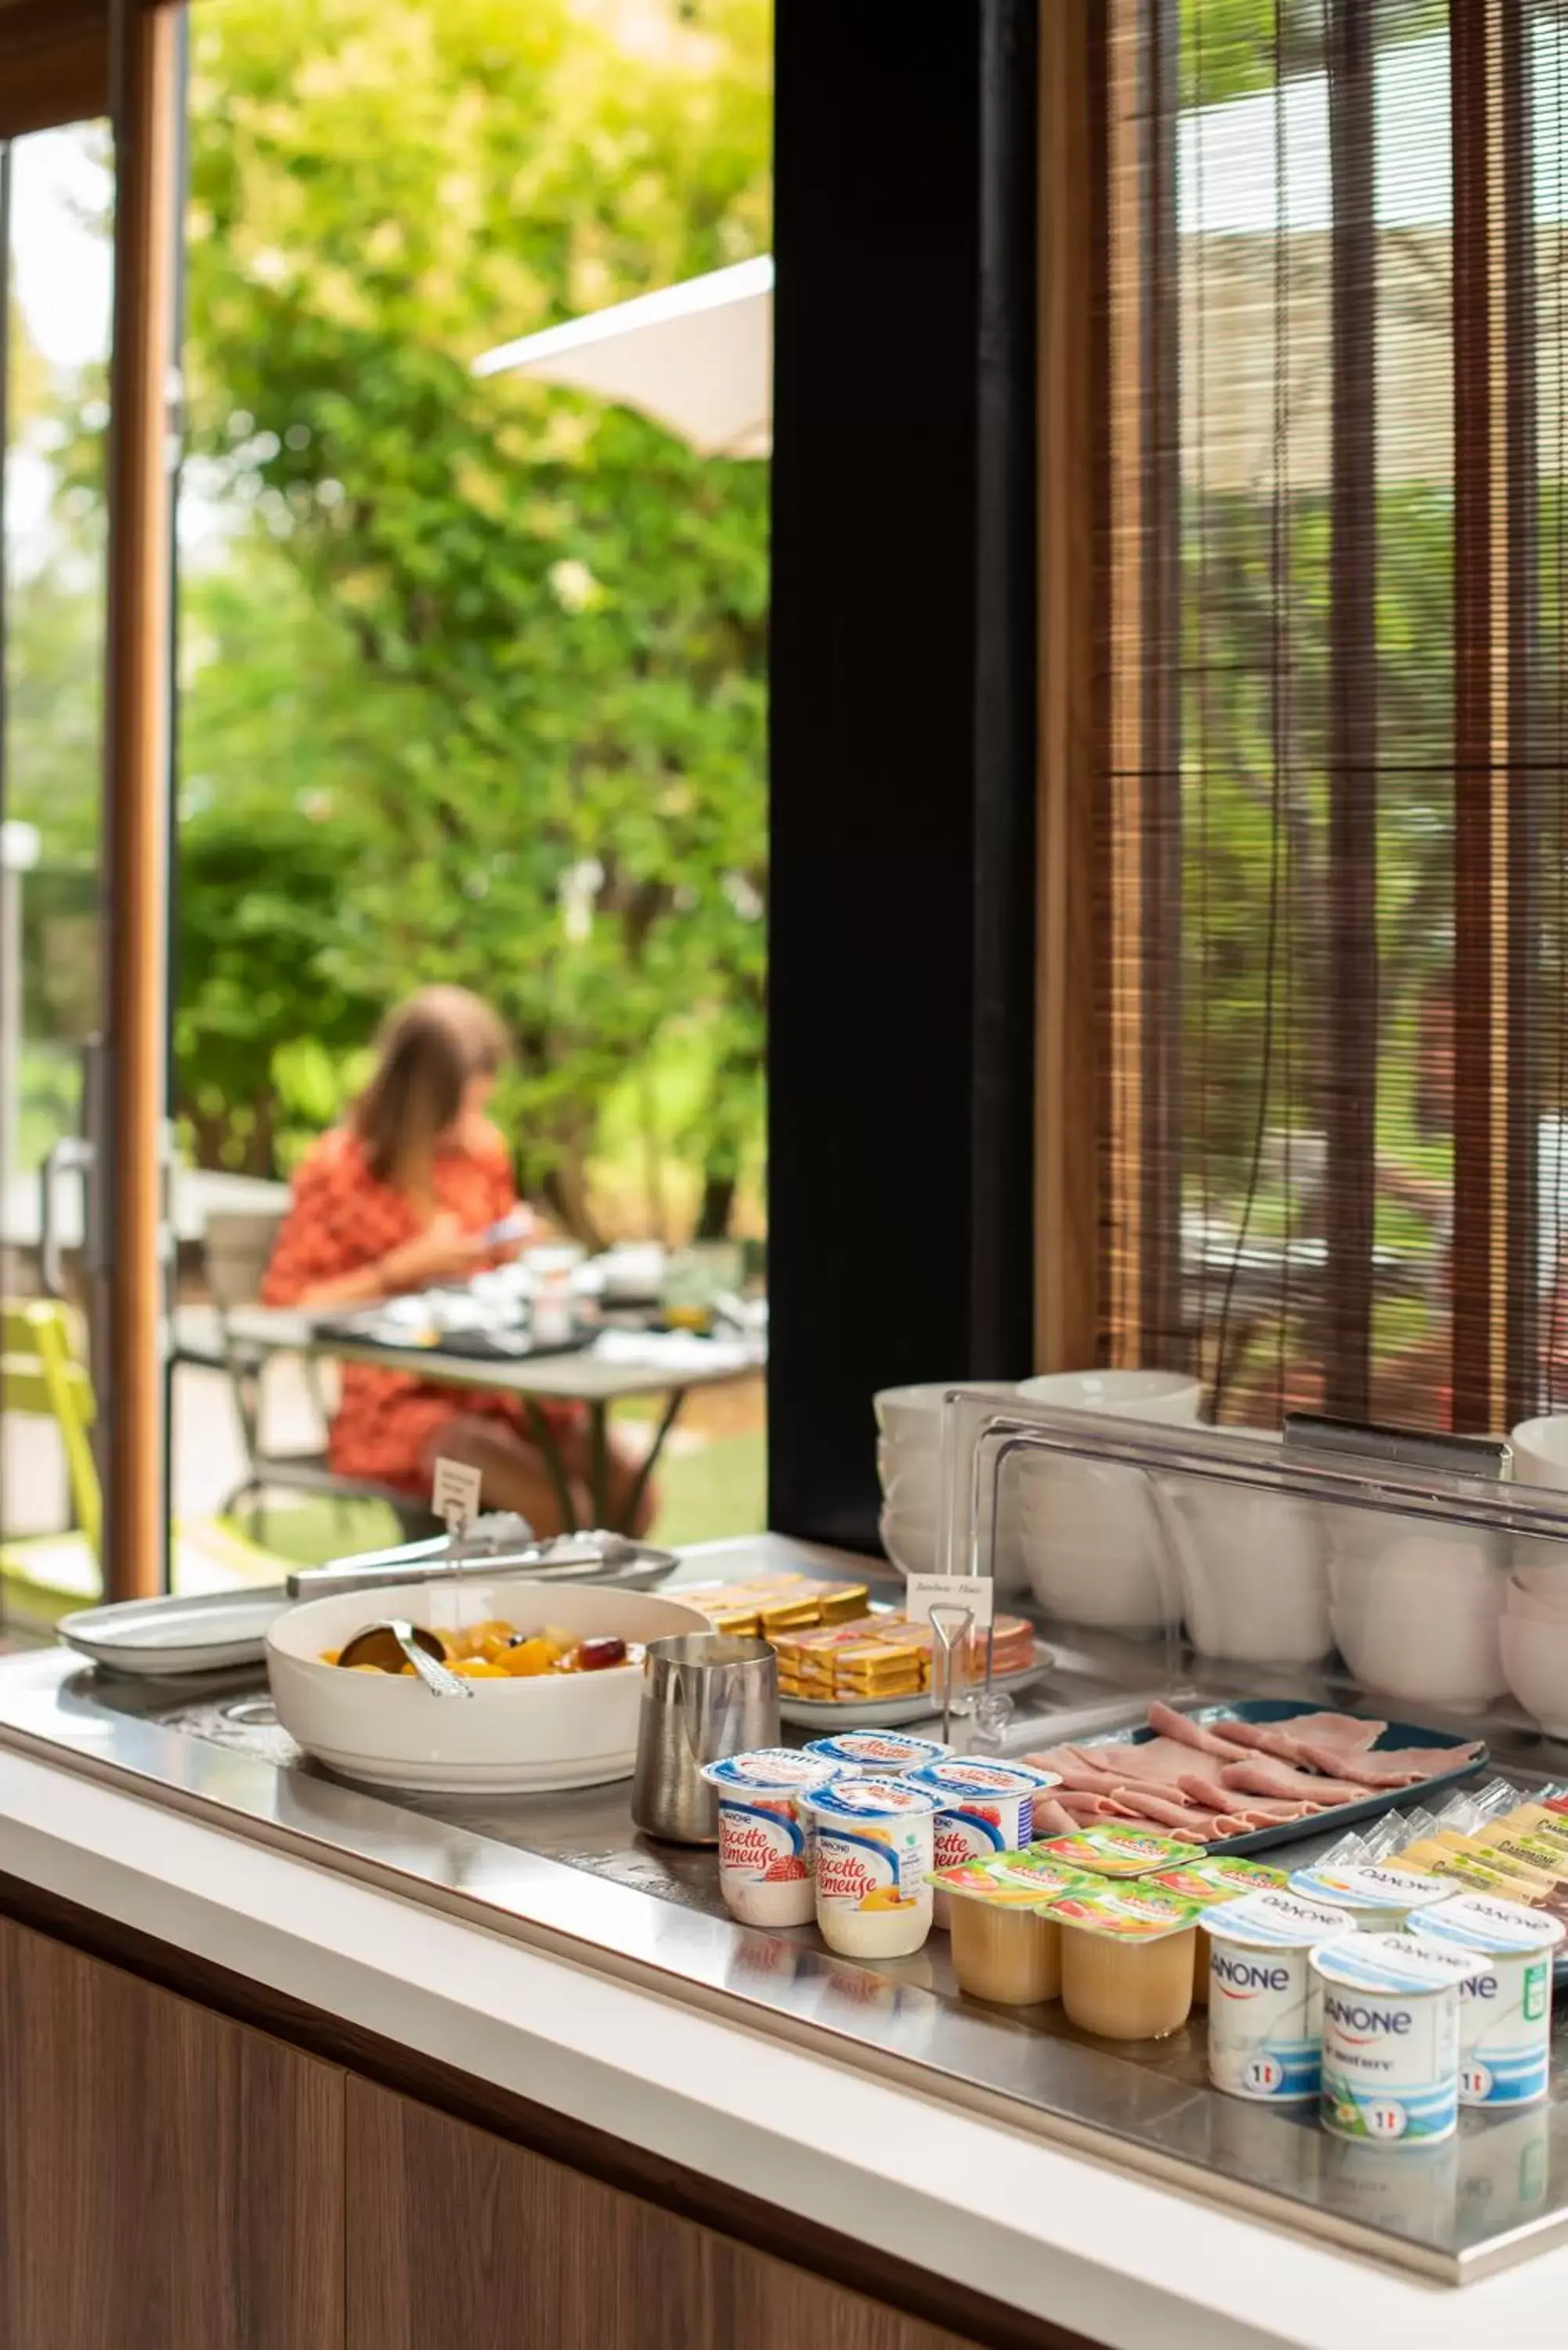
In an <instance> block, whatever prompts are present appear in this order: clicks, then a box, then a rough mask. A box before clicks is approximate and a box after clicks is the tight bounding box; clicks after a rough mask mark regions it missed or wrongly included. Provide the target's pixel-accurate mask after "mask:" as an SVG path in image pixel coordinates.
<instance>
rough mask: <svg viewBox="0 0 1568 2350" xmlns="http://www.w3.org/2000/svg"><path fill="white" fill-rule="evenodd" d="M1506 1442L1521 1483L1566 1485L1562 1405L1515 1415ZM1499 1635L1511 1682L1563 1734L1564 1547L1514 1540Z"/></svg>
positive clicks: (1566, 1663) (1527, 1706) (1545, 1725)
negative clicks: (1537, 1415)
mask: <svg viewBox="0 0 1568 2350" xmlns="http://www.w3.org/2000/svg"><path fill="white" fill-rule="evenodd" d="M1510 1442H1511V1445H1512V1447H1513V1473H1514V1476H1515V1477H1516V1478H1517V1479H1518V1480H1519V1482H1521V1484H1529V1485H1549V1486H1553V1487H1555V1488H1556V1489H1557V1490H1558V1491H1560V1492H1563V1491H1568V1412H1554V1413H1552V1414H1551V1415H1549V1416H1548V1417H1546V1418H1544V1419H1526V1420H1521V1423H1520V1425H1519V1426H1518V1427H1517V1428H1516V1429H1515V1430H1513V1432H1512V1435H1511V1438H1510ZM1501 1648H1502V1668H1503V1671H1504V1672H1505V1673H1506V1675H1507V1676H1508V1686H1509V1688H1510V1689H1511V1690H1512V1691H1513V1694H1514V1696H1515V1697H1516V1698H1517V1699H1518V1700H1519V1702H1520V1704H1521V1706H1523V1708H1524V1710H1525V1711H1526V1712H1527V1713H1530V1714H1532V1715H1533V1716H1534V1718H1535V1720H1536V1721H1538V1722H1539V1723H1540V1724H1541V1727H1542V1730H1543V1731H1545V1732H1546V1734H1547V1736H1548V1737H1549V1738H1564V1739H1568V1547H1564V1546H1563V1544H1558V1543H1553V1542H1545V1541H1539V1540H1525V1541H1522V1542H1521V1543H1519V1544H1516V1545H1515V1550H1514V1573H1513V1574H1512V1575H1511V1576H1510V1577H1509V1580H1508V1584H1507V1586H1506V1589H1505V1591H1504V1595H1503V1605H1502V1624H1501Z"/></svg>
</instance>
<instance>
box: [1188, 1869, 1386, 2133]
mask: <svg viewBox="0 0 1568 2350" xmlns="http://www.w3.org/2000/svg"><path fill="white" fill-rule="evenodd" d="M1201 1925H1202V1929H1203V1932H1204V1934H1205V1935H1206V1936H1207V1939H1208V1941H1209V2078H1210V2080H1211V2081H1212V2082H1213V2084H1214V2086H1215V2087H1216V2088H1217V2089H1223V2090H1224V2092H1225V2094H1226V2095H1227V2096H1230V2097H1251V2098H1255V2099H1256V2100H1257V2101H1258V2102H1259V2103H1260V2104H1268V2105H1282V2106H1283V2105H1299V2104H1303V2103H1304V2102H1305V2101H1306V2100H1307V2099H1308V2098H1311V2097H1315V2096H1316V2095H1318V2091H1319V2088H1320V2085H1321V2074H1322V2069H1323V1994H1322V1991H1321V1989H1320V1987H1319V1983H1318V1979H1317V1977H1316V1975H1314V1972H1313V1970H1312V1968H1311V1967H1310V1966H1309V1964H1308V1963H1307V1960H1308V1957H1309V1954H1310V1953H1311V1952H1312V1951H1313V1950H1317V1949H1320V1948H1321V1947H1322V1945H1323V1944H1324V1943H1325V1942H1330V1941H1333V1940H1334V1939H1335V1938H1336V1937H1338V1936H1339V1935H1342V1934H1353V1933H1354V1932H1355V1920H1354V1918H1352V1917H1351V1915H1350V1912H1349V1911H1348V1910H1347V1909H1331V1908H1328V1907H1327V1905H1326V1904H1325V1903H1324V1902H1322V1901H1304V1900H1303V1898H1302V1897H1301V1895H1300V1894H1299V1893H1292V1892H1290V1891H1288V1890H1287V1891H1283V1892H1282V1891H1280V1890H1279V1889H1277V1888H1276V1889H1275V1890H1274V1891H1272V1892H1266V1893H1246V1894H1243V1895H1242V1896H1241V1898H1240V1899H1239V1900H1234V1901H1226V1902H1224V1903H1222V1904H1217V1905H1216V1906H1215V1907H1214V1908H1211V1909H1206V1910H1205V1911H1204V1913H1203V1917H1202V1920H1201Z"/></svg>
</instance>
